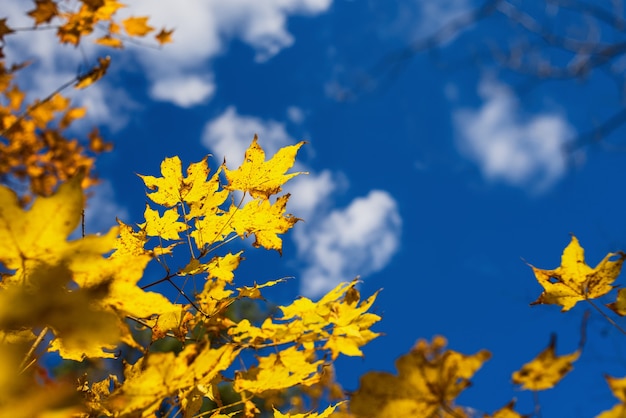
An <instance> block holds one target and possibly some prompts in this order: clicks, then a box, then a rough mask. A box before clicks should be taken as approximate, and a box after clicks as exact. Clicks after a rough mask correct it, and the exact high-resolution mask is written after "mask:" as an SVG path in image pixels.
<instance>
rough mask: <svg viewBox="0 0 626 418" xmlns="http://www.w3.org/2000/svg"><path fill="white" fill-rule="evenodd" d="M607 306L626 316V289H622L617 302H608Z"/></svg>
mask: <svg viewBox="0 0 626 418" xmlns="http://www.w3.org/2000/svg"><path fill="white" fill-rule="evenodd" d="M606 306H607V307H608V308H609V309H611V310H612V311H613V312H615V313H616V314H618V315H619V316H626V289H620V290H619V292H617V298H616V299H615V302H613V303H607V305H606Z"/></svg>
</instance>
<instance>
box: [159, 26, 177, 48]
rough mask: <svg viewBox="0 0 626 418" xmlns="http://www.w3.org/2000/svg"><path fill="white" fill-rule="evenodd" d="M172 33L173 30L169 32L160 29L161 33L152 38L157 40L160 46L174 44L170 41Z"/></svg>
mask: <svg viewBox="0 0 626 418" xmlns="http://www.w3.org/2000/svg"><path fill="white" fill-rule="evenodd" d="M173 33H174V29H171V30H165V28H163V29H161V31H160V32H159V33H157V34H156V35H155V36H154V38H155V39H156V40H157V42H158V43H159V44H160V45H165V44H167V43H170V42H174V41H172V34H173Z"/></svg>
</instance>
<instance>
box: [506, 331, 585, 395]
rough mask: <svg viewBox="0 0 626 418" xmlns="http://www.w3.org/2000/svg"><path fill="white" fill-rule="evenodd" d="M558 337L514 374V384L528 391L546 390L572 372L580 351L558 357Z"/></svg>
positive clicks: (551, 339)
mask: <svg viewBox="0 0 626 418" xmlns="http://www.w3.org/2000/svg"><path fill="white" fill-rule="evenodd" d="M555 349H556V335H552V337H551V338H550V344H549V345H548V347H547V348H546V349H545V350H543V351H542V352H541V353H539V354H538V355H537V357H535V358H534V359H533V360H532V361H531V362H529V363H526V364H525V365H524V366H522V368H521V369H520V370H518V371H516V372H514V373H513V383H515V384H516V385H522V389H526V390H534V391H537V390H545V389H551V388H553V387H554V386H555V385H556V384H557V383H559V382H560V381H561V379H563V377H565V375H566V374H567V373H569V372H570V370H572V368H573V366H572V363H573V362H575V361H576V360H578V357H579V356H580V350H576V351H574V352H573V353H571V354H565V355H562V356H557V355H556V353H555Z"/></svg>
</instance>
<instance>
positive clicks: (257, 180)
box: [224, 135, 304, 199]
mask: <svg viewBox="0 0 626 418" xmlns="http://www.w3.org/2000/svg"><path fill="white" fill-rule="evenodd" d="M257 141H258V137H257V136H256V135H254V139H253V140H252V144H250V147H248V150H247V151H246V154H245V158H244V162H243V163H242V164H241V166H239V168H238V169H237V170H229V169H228V168H225V169H224V173H225V174H226V179H227V180H228V185H227V186H225V188H226V189H227V190H242V191H244V192H248V193H250V195H251V196H252V197H259V198H263V199H268V198H269V196H271V195H273V194H276V193H279V192H280V191H281V190H282V189H281V186H282V185H283V184H285V182H287V180H289V179H291V178H293V177H295V176H297V175H298V174H304V173H302V172H298V173H291V174H285V172H286V171H287V170H289V169H290V168H291V167H292V166H293V164H294V161H295V158H296V154H297V152H298V150H299V149H300V147H301V146H302V145H303V144H304V141H302V142H299V143H297V144H295V145H290V146H287V147H284V148H281V149H280V150H279V151H278V152H277V153H276V154H275V155H274V156H273V157H272V158H271V159H270V160H268V161H265V151H263V148H261V146H260V145H259V144H258V142H257Z"/></svg>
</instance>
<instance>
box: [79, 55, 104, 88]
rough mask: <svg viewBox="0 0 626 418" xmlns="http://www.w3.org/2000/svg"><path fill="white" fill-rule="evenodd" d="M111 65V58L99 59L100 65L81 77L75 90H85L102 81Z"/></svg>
mask: <svg viewBox="0 0 626 418" xmlns="http://www.w3.org/2000/svg"><path fill="white" fill-rule="evenodd" d="M110 63H111V57H104V58H98V65H96V66H95V67H93V68H92V69H91V71H89V72H88V73H87V74H85V75H83V76H80V77H79V78H78V83H76V85H75V86H74V88H77V89H84V88H85V87H88V86H90V85H92V84H93V83H95V82H96V81H98V80H100V79H101V78H102V77H103V76H104V75H105V74H106V72H107V69H108V68H109V64H110Z"/></svg>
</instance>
